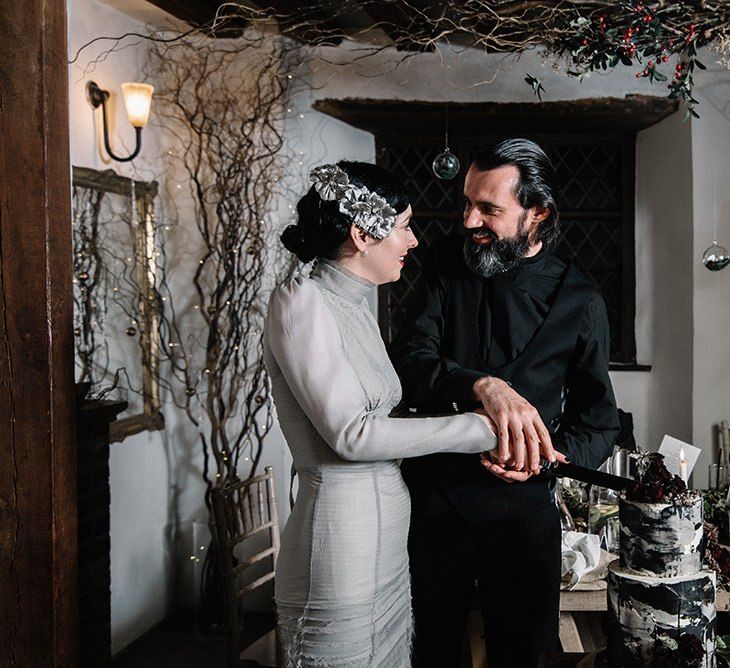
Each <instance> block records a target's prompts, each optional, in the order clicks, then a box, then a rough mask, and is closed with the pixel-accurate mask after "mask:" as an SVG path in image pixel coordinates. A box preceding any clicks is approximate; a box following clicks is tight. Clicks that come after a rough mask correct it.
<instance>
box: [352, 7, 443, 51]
mask: <svg viewBox="0 0 730 668" xmlns="http://www.w3.org/2000/svg"><path fill="white" fill-rule="evenodd" d="M360 4H361V5H362V10H363V11H364V12H365V13H366V14H367V15H368V16H369V17H370V19H371V20H372V21H373V26H372V27H374V28H380V29H381V30H382V31H383V32H384V33H385V34H386V35H387V36H388V37H389V38H390V40H391V41H392V42H393V43H394V44H395V47H396V49H398V50H401V51H433V50H435V48H436V45H435V44H433V43H425V44H424V43H420V42H419V41H418V40H417V39H414V38H415V37H417V36H420V37H426V38H428V37H429V35H428V34H427V33H424V32H423V31H422V30H421V31H419V34H418V35H417V34H416V26H417V25H418V23H417V22H415V21H414V19H415V17H414V8H413V7H405V6H403V4H401V3H398V2H361V3H360Z"/></svg>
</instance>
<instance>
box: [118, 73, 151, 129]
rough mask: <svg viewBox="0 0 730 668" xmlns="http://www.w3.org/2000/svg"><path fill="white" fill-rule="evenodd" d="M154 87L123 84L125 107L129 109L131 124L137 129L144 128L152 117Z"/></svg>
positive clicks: (141, 84) (142, 84)
mask: <svg viewBox="0 0 730 668" xmlns="http://www.w3.org/2000/svg"><path fill="white" fill-rule="evenodd" d="M154 90H155V89H154V87H153V86H150V85H149V84H145V83H123V84H122V93H123V94H124V106H125V107H126V108H127V116H129V122H130V123H131V124H132V125H133V126H134V127H135V128H143V127H144V126H145V125H147V119H148V118H149V115H150V104H151V103H152V92H153V91H154Z"/></svg>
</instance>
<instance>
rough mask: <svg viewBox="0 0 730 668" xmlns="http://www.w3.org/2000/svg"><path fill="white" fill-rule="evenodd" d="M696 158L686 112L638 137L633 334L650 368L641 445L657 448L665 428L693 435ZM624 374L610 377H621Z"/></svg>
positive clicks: (681, 436) (683, 436) (639, 414)
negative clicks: (691, 239) (690, 238)
mask: <svg viewBox="0 0 730 668" xmlns="http://www.w3.org/2000/svg"><path fill="white" fill-rule="evenodd" d="M691 156H692V153H691V125H690V123H686V122H683V121H682V114H674V115H672V116H670V117H669V118H667V119H665V120H663V121H662V122H661V123H658V124H657V125H655V126H653V127H651V128H648V129H647V130H644V131H643V132H640V133H639V135H638V138H637V162H636V290H637V305H636V311H637V313H636V315H637V318H636V333H637V344H638V349H639V351H640V355H641V358H640V359H641V361H642V362H645V363H648V364H651V365H652V371H651V373H650V374H645V376H646V380H647V381H648V382H647V383H646V390H645V398H644V410H640V411H635V417H636V419H637V421H642V422H643V423H644V424H643V425H642V426H643V428H644V431H645V434H646V436H645V438H646V440H645V441H643V443H642V445H646V446H649V447H651V448H652V449H656V447H657V446H658V445H659V443H660V442H661V440H662V437H663V436H664V434H671V435H673V436H675V437H676V438H679V439H682V440H684V441H690V440H691V438H692V412H691V406H692V334H693V326H692V266H693V255H692V246H691V244H688V243H687V238H688V235H689V234H690V233H691V224H690V221H691V218H692V158H691ZM664 165H672V169H670V170H666V169H664V167H663V166H664ZM622 375H623V374H622V373H614V374H613V377H614V378H616V379H617V380H619V382H620V377H621V376H622ZM632 375H633V374H632Z"/></svg>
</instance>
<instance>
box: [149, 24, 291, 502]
mask: <svg viewBox="0 0 730 668" xmlns="http://www.w3.org/2000/svg"><path fill="white" fill-rule="evenodd" d="M252 46H253V45H252V43H250V42H247V41H241V42H236V43H229V44H227V45H225V46H221V43H217V42H213V41H211V40H207V39H196V38H194V37H190V38H189V39H186V40H184V41H181V42H178V43H177V44H175V46H174V47H170V46H168V45H164V46H162V45H160V46H156V47H155V48H154V50H153V54H152V56H153V58H152V66H151V67H152V68H153V70H154V80H155V81H156V83H157V88H156V93H155V100H156V114H157V118H158V121H159V123H160V125H161V126H162V127H164V130H165V132H166V135H167V136H168V138H169V146H168V148H169V150H168V151H167V156H168V158H169V163H170V164H169V166H170V171H169V173H170V174H172V175H174V176H173V178H174V179H175V180H176V181H177V182H178V184H177V185H178V188H179V189H178V190H176V191H173V192H172V193H171V194H172V196H173V197H175V198H177V197H178V196H179V195H180V194H181V193H184V194H186V195H189V196H190V198H191V203H192V208H193V214H192V215H191V216H190V221H191V222H192V223H193V224H194V227H195V230H196V231H197V239H195V238H192V239H190V240H188V242H187V243H186V248H184V249H180V251H181V252H180V253H179V254H178V257H179V262H178V265H179V266H178V267H176V271H178V272H179V271H187V272H188V273H189V275H190V280H191V283H190V285H191V287H192V289H193V293H194V299H193V302H192V304H191V305H190V306H189V308H188V312H187V313H182V312H177V311H176V310H175V309H176V308H178V307H179V306H180V297H179V295H175V299H174V300H173V299H172V296H173V294H172V293H173V290H172V289H171V288H170V285H169V284H165V285H164V286H163V289H162V292H163V293H164V294H165V295H166V296H168V297H170V298H169V299H167V300H166V301H167V304H165V317H164V318H163V320H162V326H161V339H162V347H163V350H164V351H165V353H166V355H167V362H168V363H169V365H168V366H169V369H170V371H171V377H172V379H173V381H175V380H176V381H179V383H181V385H182V388H183V392H182V394H184V397H183V398H182V405H183V406H184V407H185V410H186V413H187V415H188V417H189V418H190V420H191V421H192V423H193V424H194V425H195V426H196V427H197V429H198V433H199V435H200V439H201V443H202V446H203V453H204V472H203V474H204V478H205V480H206V483H207V485H208V492H209V491H210V488H211V486H212V485H213V484H215V483H216V482H222V480H223V479H226V478H227V477H229V476H234V477H236V476H240V475H241V474H242V471H241V469H243V468H246V469H248V471H247V474H249V475H254V474H255V472H256V468H257V466H258V464H259V460H260V458H261V454H262V446H263V440H264V437H265V436H266V434H267V432H268V431H269V429H270V428H271V426H272V422H273V415H272V402H271V397H270V390H269V380H268V376H267V374H266V369H265V367H264V363H263V350H262V332H263V322H264V317H265V312H266V299H267V297H268V292H269V289H270V287H271V283H272V279H271V275H272V273H273V276H274V278H273V281H276V280H277V278H278V277H281V274H282V271H283V270H284V269H285V267H284V264H283V262H282V258H281V256H280V254H278V253H277V252H276V251H275V250H273V249H275V248H276V247H277V246H278V244H277V243H274V242H273V240H272V239H270V237H271V235H272V226H271V218H272V213H273V212H272V207H273V206H274V200H275V196H276V195H277V194H280V193H281V190H282V189H281V188H280V187H279V185H278V184H279V181H280V178H281V176H282V173H281V172H282V168H281V160H282V148H283V122H282V119H283V116H284V113H285V106H286V100H287V95H288V89H289V86H290V79H288V78H287V77H286V75H285V73H283V72H282V71H281V67H282V62H283V60H285V59H286V58H287V57H288V54H287V49H286V46H285V44H284V42H283V41H282V40H281V39H271V40H267V41H266V45H265V46H264V45H261V48H258V49H253V48H252ZM183 188H184V189H185V190H183ZM186 191H188V192H186ZM176 215H178V214H177V213H175V212H170V213H169V214H168V217H170V216H172V217H175V216H176ZM188 227H189V226H188ZM168 257H169V253H168ZM186 259H188V260H189V262H188V265H187V267H186V266H184V264H185V260H186ZM266 277H269V278H268V279H267V278H266ZM267 280H268V281H269V283H268V284H267V282H266V281H267ZM163 298H164V297H163ZM201 332H202V333H201ZM173 384H174V383H171V384H169V387H170V388H171V389H175V388H174V387H173ZM177 394H178V397H180V394H181V393H180V392H178V393H177ZM178 400H179V399H178ZM206 500H207V501H209V498H208V495H207V497H206Z"/></svg>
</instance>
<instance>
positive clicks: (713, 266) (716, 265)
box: [702, 241, 730, 271]
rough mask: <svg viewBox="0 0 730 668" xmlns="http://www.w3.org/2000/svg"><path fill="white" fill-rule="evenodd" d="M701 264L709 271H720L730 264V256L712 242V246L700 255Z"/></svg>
mask: <svg viewBox="0 0 730 668" xmlns="http://www.w3.org/2000/svg"><path fill="white" fill-rule="evenodd" d="M702 264H704V265H705V267H707V268H708V269H709V270H710V271H720V270H721V269H724V268H725V267H727V266H728V265H729V264H730V255H728V252H727V249H726V248H725V247H724V246H721V245H720V244H718V243H717V241H713V242H712V246H710V247H709V248H708V249H707V250H706V251H705V252H704V254H703V255H702Z"/></svg>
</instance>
